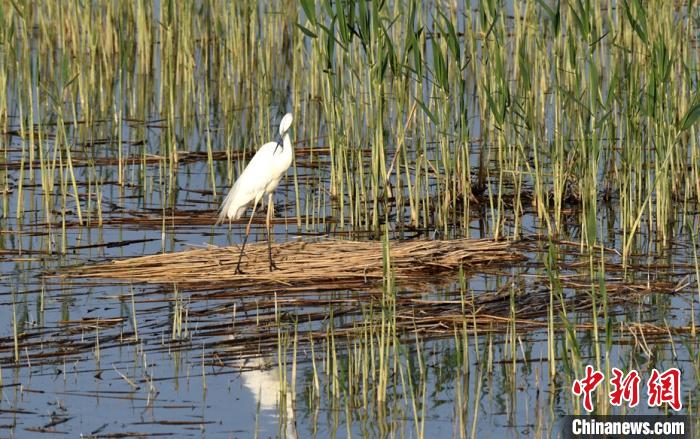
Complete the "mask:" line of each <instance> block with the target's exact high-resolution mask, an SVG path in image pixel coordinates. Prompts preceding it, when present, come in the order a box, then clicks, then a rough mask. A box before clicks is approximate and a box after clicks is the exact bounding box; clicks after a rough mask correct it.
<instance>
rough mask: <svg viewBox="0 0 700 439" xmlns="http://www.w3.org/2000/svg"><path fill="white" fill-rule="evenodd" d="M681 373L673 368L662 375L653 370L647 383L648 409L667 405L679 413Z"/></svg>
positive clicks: (680, 404) (681, 405)
mask: <svg viewBox="0 0 700 439" xmlns="http://www.w3.org/2000/svg"><path fill="white" fill-rule="evenodd" d="M680 386H681V371H680V370H678V369H676V368H675V367H674V368H672V369H669V370H667V371H666V372H664V373H659V371H658V370H656V369H654V370H652V371H651V377H650V378H649V381H647V388H648V389H649V399H648V404H649V407H654V406H660V405H661V404H663V403H667V404H668V405H669V407H671V408H672V409H673V410H675V411H679V410H680V409H681V408H682V407H683V404H682V403H681V387H680Z"/></svg>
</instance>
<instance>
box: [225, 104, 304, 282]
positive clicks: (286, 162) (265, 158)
mask: <svg viewBox="0 0 700 439" xmlns="http://www.w3.org/2000/svg"><path fill="white" fill-rule="evenodd" d="M292 120H293V117H292V114H291V113H287V114H285V115H284V117H283V118H282V120H281V121H280V129H279V133H280V138H281V139H280V140H278V141H276V142H268V143H266V144H264V145H263V146H261V147H260V149H258V152H256V153H255V155H254V156H253V158H252V159H251V160H250V163H248V166H246V168H245V169H244V170H243V173H242V174H241V175H240V176H239V177H238V179H237V180H236V182H235V183H234V184H233V187H231V190H230V191H229V193H228V195H227V196H226V199H225V200H224V204H223V205H222V206H221V212H220V213H219V219H218V220H217V221H216V224H221V223H222V222H224V221H225V220H226V219H227V218H228V220H229V221H231V220H237V219H239V218H240V217H241V216H243V214H244V213H245V211H246V209H247V208H248V205H249V204H250V202H251V201H252V202H253V212H252V213H251V214H250V219H249V220H248V225H247V226H246V229H245V238H244V239H243V245H242V246H241V253H240V254H239V255H238V264H236V273H242V271H241V258H242V257H243V249H245V244H246V242H247V241H248V235H250V224H251V222H252V221H253V216H254V215H255V210H256V209H257V207H258V203H260V201H261V200H262V199H263V197H264V196H265V195H267V197H268V198H267V218H266V219H265V225H266V227H267V254H268V256H269V258H270V271H272V270H273V269H274V268H277V267H276V266H275V263H274V262H273V261H272V248H271V245H270V221H271V220H272V217H273V215H274V204H273V202H272V193H273V191H274V190H275V189H276V188H277V185H278V184H279V182H280V179H281V178H282V176H283V175H284V174H285V172H287V169H289V166H290V165H291V164H292V158H293V154H294V151H293V150H292V141H291V140H290V139H289V128H290V127H291V125H292Z"/></svg>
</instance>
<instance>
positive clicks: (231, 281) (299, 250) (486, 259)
mask: <svg viewBox="0 0 700 439" xmlns="http://www.w3.org/2000/svg"><path fill="white" fill-rule="evenodd" d="M389 249H390V250H389V254H390V257H389V260H390V266H391V270H392V275H393V276H394V279H395V281H398V282H401V281H407V282H411V281H415V280H417V279H421V278H422V279H423V280H425V278H427V277H431V279H432V280H433V281H437V279H435V278H434V275H435V274H436V273H439V272H444V271H455V270H458V269H459V267H460V266H462V267H464V268H465V269H467V270H469V269H473V268H477V267H485V266H495V265H500V264H512V263H514V262H517V261H521V260H524V259H525V256H523V255H522V254H521V253H518V252H516V251H514V250H512V249H511V244H510V243H509V242H508V241H494V240H492V239H478V240H474V239H454V240H449V241H428V240H425V241H390V242H389ZM239 251H240V248H239V247H236V246H233V247H206V248H196V249H192V250H187V251H183V252H177V253H164V254H158V255H152V256H142V257H135V258H129V259H122V260H117V261H112V262H109V263H103V264H97V265H86V266H81V267H74V268H71V269H70V270H68V271H67V272H63V273H60V275H62V276H65V277H85V278H105V279H121V280H128V281H133V282H145V283H168V284H172V283H177V284H190V285H193V284H200V285H201V284H214V285H218V286H236V287H244V286H251V285H259V284H260V283H270V284H277V285H279V286H281V287H283V286H288V287H294V286H303V285H314V286H317V287H319V288H323V287H324V286H328V287H332V288H334V289H335V288H344V287H350V286H357V285H361V284H367V283H375V282H377V281H381V280H382V279H383V278H384V272H385V268H384V264H385V261H384V256H383V244H382V242H381V241H365V242H358V241H341V240H327V241H321V242H303V241H292V242H287V243H283V244H273V245H272V256H273V259H274V261H275V264H276V265H277V270H274V271H272V272H271V271H269V262H268V254H267V251H268V250H267V243H266V242H260V243H255V244H250V245H248V246H246V248H245V253H244V255H243V260H242V262H241V270H242V271H243V274H241V273H236V262H237V261H238V254H239Z"/></svg>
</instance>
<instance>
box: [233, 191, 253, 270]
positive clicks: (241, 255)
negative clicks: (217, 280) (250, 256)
mask: <svg viewBox="0 0 700 439" xmlns="http://www.w3.org/2000/svg"><path fill="white" fill-rule="evenodd" d="M257 207H258V199H257V198H256V199H255V202H254V203H253V211H252V212H251V213H250V219H249V220H248V225H247V226H246V227H245V238H243V245H242V246H241V252H240V253H239V254H238V263H237V264H236V271H235V274H243V271H241V259H242V258H243V249H244V248H245V243H246V242H248V236H249V235H250V223H252V222H253V217H254V216H255V209H257Z"/></svg>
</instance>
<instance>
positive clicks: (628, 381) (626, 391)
mask: <svg viewBox="0 0 700 439" xmlns="http://www.w3.org/2000/svg"><path fill="white" fill-rule="evenodd" d="M612 373H613V377H612V378H611V379H610V384H612V387H613V390H612V392H610V395H608V396H609V397H610V404H612V405H614V406H620V405H621V404H622V401H627V403H628V404H627V405H628V406H629V407H634V406H636V405H637V404H639V382H640V381H641V378H639V373H637V371H636V370H634V369H633V370H632V371H631V372H630V373H629V374H627V376H625V374H624V372H622V371H621V370H620V369H618V368H616V367H613V369H612Z"/></svg>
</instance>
